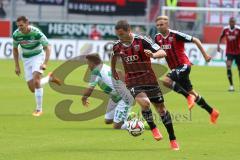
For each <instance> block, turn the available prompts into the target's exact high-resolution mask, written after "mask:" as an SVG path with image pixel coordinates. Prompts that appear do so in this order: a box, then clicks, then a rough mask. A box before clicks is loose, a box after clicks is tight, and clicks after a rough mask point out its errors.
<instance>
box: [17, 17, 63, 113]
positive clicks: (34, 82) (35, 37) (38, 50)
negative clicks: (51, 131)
mask: <svg viewBox="0 0 240 160" xmlns="http://www.w3.org/2000/svg"><path fill="white" fill-rule="evenodd" d="M17 27H18V29H17V30H16V31H15V32H14V33H13V55H14V61H15V73H16V74H17V75H18V76H19V75H20V74H21V70H20V65H19V51H18V46H19V45H20V47H21V49H22V54H21V56H22V60H23V64H24V72H25V79H26V81H27V84H28V88H29V89H30V91H31V92H33V93H35V99H36V110H35V111H34V112H33V116H40V115H42V113H43V112H42V101H43V88H42V86H43V85H44V84H46V83H48V82H49V81H51V82H54V83H56V84H58V85H60V80H59V79H57V78H56V77H54V76H53V75H52V73H49V74H48V76H46V77H44V78H41V76H42V74H43V71H44V70H45V69H46V68H47V63H48V59H49V56H50V48H49V43H48V40H47V38H46V36H45V35H44V34H43V33H42V32H41V31H40V30H39V29H37V28H35V27H33V26H31V25H29V21H28V19H27V17H25V16H20V17H18V18H17ZM43 51H44V52H45V53H44V52H43Z"/></svg>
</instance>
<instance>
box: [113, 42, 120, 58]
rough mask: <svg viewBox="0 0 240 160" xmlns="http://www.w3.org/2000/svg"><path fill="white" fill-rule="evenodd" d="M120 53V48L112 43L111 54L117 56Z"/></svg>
mask: <svg viewBox="0 0 240 160" xmlns="http://www.w3.org/2000/svg"><path fill="white" fill-rule="evenodd" d="M119 53H120V48H119V45H118V44H114V45H113V47H112V56H117V55H119Z"/></svg>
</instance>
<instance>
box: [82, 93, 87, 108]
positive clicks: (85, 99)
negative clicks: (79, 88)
mask: <svg viewBox="0 0 240 160" xmlns="http://www.w3.org/2000/svg"><path fill="white" fill-rule="evenodd" d="M82 105H83V106H85V107H88V105H89V102H88V98H87V97H85V96H83V97H82Z"/></svg>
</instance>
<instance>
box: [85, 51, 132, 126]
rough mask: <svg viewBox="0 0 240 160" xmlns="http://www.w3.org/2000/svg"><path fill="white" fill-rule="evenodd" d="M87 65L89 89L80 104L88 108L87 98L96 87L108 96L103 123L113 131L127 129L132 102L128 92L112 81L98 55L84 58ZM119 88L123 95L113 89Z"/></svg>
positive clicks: (107, 67) (117, 82)
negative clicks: (110, 126) (109, 125)
mask: <svg viewBox="0 0 240 160" xmlns="http://www.w3.org/2000/svg"><path fill="white" fill-rule="evenodd" d="M86 59H87V64H88V67H89V69H90V70H91V77H90V82H89V87H88V88H87V89H86V90H84V92H83V97H82V104H83V105H84V106H88V104H89V102H88V97H89V96H91V94H92V92H93V90H94V88H95V87H96V85H98V86H99V87H100V88H101V89H102V90H103V91H104V92H105V93H107V94H108V95H109V98H110V99H109V101H108V106H107V111H106V114H105V123H106V124H112V123H113V128H115V129H127V122H126V121H127V118H128V113H129V111H130V110H131V105H132V104H133V102H134V99H133V97H132V96H131V94H130V92H129V91H128V92H126V90H127V89H126V90H124V88H126V87H125V85H124V84H123V83H122V82H121V81H120V80H119V81H114V82H113V80H114V79H113V78H112V72H111V68H110V67H109V66H108V65H106V64H103V63H102V60H101V59H100V57H99V56H98V54H90V55H87V56H86ZM116 85H117V87H118V88H119V87H120V88H121V89H120V92H121V91H122V90H124V92H123V91H122V93H123V94H121V93H119V90H116V89H115V86H116Z"/></svg>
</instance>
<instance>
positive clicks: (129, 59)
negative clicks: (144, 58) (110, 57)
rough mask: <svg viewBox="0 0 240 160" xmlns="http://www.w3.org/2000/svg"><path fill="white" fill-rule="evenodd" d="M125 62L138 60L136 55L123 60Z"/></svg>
mask: <svg viewBox="0 0 240 160" xmlns="http://www.w3.org/2000/svg"><path fill="white" fill-rule="evenodd" d="M123 59H124V61H125V62H134V61H137V60H138V59H139V56H138V55H131V56H127V57H124V58H123Z"/></svg>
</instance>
